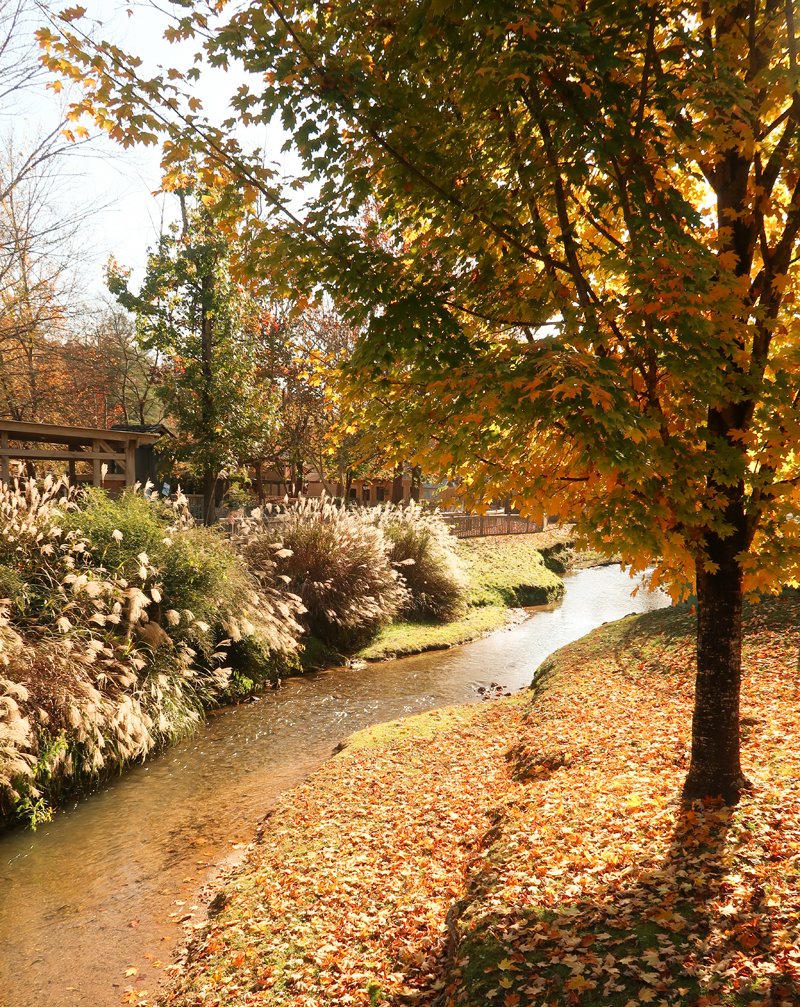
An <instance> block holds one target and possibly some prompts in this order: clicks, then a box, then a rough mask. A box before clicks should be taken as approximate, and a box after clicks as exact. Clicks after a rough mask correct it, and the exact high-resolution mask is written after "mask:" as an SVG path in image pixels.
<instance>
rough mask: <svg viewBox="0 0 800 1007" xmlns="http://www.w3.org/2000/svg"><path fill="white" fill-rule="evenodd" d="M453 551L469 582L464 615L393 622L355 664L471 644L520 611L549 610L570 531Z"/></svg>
mask: <svg viewBox="0 0 800 1007" xmlns="http://www.w3.org/2000/svg"><path fill="white" fill-rule="evenodd" d="M455 547H456V553H457V555H458V557H459V559H460V560H461V562H462V564H463V566H464V569H465V571H466V573H467V577H468V580H469V596H468V607H467V610H466V612H465V613H464V614H463V615H462V616H460V617H459V618H456V619H453V620H451V621H449V622H443V621H424V622H422V621H396V622H393V623H391V624H390V625H389V626H387V627H385V628H384V629H382V630H380V631H379V633H378V635H377V636H376V637H375V639H374V640H372V641H371V642H370V643H369V644H367V645H366V646H364V647H362V648H361V649H360V650H359V651H357V652H356V654H355V655H354V656H355V658H356V659H357V660H364V661H385V660H389V659H391V658H395V657H404V656H406V655H408V654H421V653H424V652H425V651H429V650H444V649H446V648H448V647H456V646H460V645H461V644H465V643H470V642H471V641H473V640H478V639H480V638H481V637H484V636H487V635H488V634H490V633H493V632H496V631H497V630H498V629H502V628H503V627H504V626H506V625H508V624H509V620H511V621H512V622H513V621H518V620H519V611H518V610H519V609H520V608H522V607H527V606H532V605H549V604H552V603H553V602H556V601H558V600H559V599H560V598H561V597H562V596H563V594H564V583H563V581H562V580H561V577H560V573H561V574H563V573H565V572H566V571H567V570H568V569H570V558H571V528H553V529H550V530H547V531H544V532H538V533H534V534H530V535H508V536H496V537H487V538H480V539H459V540H458V541H457V542H456V543H455ZM562 557H563V561H562Z"/></svg>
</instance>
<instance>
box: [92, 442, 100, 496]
mask: <svg viewBox="0 0 800 1007" xmlns="http://www.w3.org/2000/svg"><path fill="white" fill-rule="evenodd" d="M101 450H102V449H101V447H100V441H98V440H93V441H92V452H93V453H96V452H99V451H101ZM102 485H103V473H102V472H101V471H100V459H99V458H94V459H93V460H92V486H102Z"/></svg>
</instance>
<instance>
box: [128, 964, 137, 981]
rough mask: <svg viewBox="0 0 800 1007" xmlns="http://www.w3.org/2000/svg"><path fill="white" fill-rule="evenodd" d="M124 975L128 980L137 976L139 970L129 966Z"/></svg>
mask: <svg viewBox="0 0 800 1007" xmlns="http://www.w3.org/2000/svg"><path fill="white" fill-rule="evenodd" d="M125 975H126V977H128V978H130V976H138V975H139V970H138V969H137V968H136V966H135V965H131V967H130V968H129V969H125Z"/></svg>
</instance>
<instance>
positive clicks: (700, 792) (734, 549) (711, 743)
mask: <svg viewBox="0 0 800 1007" xmlns="http://www.w3.org/2000/svg"><path fill="white" fill-rule="evenodd" d="M706 548H707V553H706V554H707V557H708V559H709V560H710V561H711V562H712V563H714V564H716V565H717V568H718V569H717V570H716V572H714V573H709V572H707V571H706V570H705V569H704V564H703V561H702V559H698V561H697V683H696V688H695V701H694V717H693V720H692V759H691V764H690V766H689V773H688V776H687V777H686V782H685V784H684V788H683V798H684V800H686V801H692V800H695V799H697V798H704V797H722V798H723V800H724V801H725V802H726V804H736V802H737V801H738V800H739V791H740V790H741V789H742V788H746V787H748V786H749V783H748V781H747V780H746V779H745V777H744V775H743V773H742V767H741V762H740V758H739V693H740V687H741V668H742V568H741V566H740V564H739V562H738V561H737V559H736V556H737V554H738V553H739V551H740V549H741V542H740V537H739V536H738V535H736V534H734V535H731V536H729V537H728V538H726V539H720V538H719V537H718V536H716V535H709V536H708V538H707V539H706Z"/></svg>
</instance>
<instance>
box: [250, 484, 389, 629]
mask: <svg viewBox="0 0 800 1007" xmlns="http://www.w3.org/2000/svg"><path fill="white" fill-rule="evenodd" d="M239 548H240V549H241V551H242V555H243V556H244V557H245V559H246V560H247V562H248V563H249V564H250V566H251V568H252V569H253V570H254V571H255V572H256V573H257V574H258V575H262V576H263V575H264V572H268V574H269V576H270V577H275V576H276V577H278V578H279V579H281V580H282V581H283V582H284V583H285V584H286V585H287V586H288V587H290V589H291V590H292V592H294V594H296V595H297V596H298V597H299V598H300V599H301V601H302V603H303V605H304V606H305V609H306V612H305V615H304V621H305V624H306V627H307V629H308V631H309V632H310V633H312V634H313V635H314V636H316V637H318V638H319V639H320V640H322V641H323V642H324V643H326V644H328V645H330V646H334V647H342V648H349V647H353V646H356V645H357V644H358V643H360V642H361V641H363V640H366V639H368V638H369V637H370V636H372V635H373V634H374V633H375V632H376V631H377V630H378V629H379V628H380V627H381V626H383V625H385V624H386V623H388V622H390V621H391V619H392V617H393V616H394V615H395V614H396V613H397V612H398V611H399V610H400V609H401V608H402V607H403V606H404V605H405V604H406V602H407V600H408V590H407V588H406V587H405V585H404V583H403V581H402V579H401V578H400V577H399V576H398V574H397V572H396V571H395V570H394V569H393V568H392V565H391V563H390V562H389V558H388V555H387V548H386V540H385V538H384V535H383V531H382V529H381V528H380V527H378V526H377V525H376V524H375V523H374V522H372V521H371V519H370V518H369V517H368V516H367V515H366V514H365V513H364V512H363V511H361V510H348V509H346V508H345V507H343V506H341V505H339V504H337V503H334V502H333V501H332V500H330V499H329V498H326V497H322V498H314V499H306V500H301V501H299V502H297V503H293V504H288V505H286V506H285V508H283V509H281V511H280V512H273V511H272V510H271V509H270V508H269V507H267V508H265V509H264V510H263V511H261V510H257V511H254V512H253V514H252V515H251V516H250V517H249V518H248V519H246V521H245V522H244V524H243V526H242V531H241V536H240V538H239Z"/></svg>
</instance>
